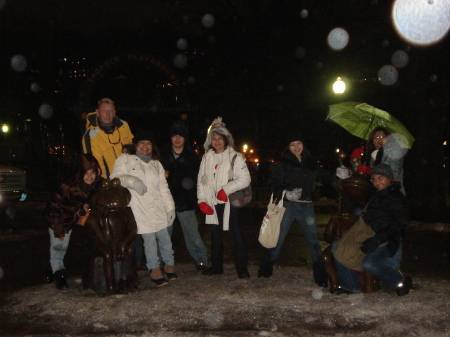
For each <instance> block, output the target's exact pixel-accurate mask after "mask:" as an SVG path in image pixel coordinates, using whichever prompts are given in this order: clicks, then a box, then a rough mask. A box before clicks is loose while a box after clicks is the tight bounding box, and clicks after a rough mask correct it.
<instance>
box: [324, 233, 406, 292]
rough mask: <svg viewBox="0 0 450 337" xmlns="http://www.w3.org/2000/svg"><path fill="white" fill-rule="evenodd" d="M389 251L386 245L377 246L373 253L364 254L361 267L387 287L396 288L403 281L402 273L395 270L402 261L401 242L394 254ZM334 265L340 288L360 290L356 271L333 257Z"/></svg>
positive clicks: (333, 245)
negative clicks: (391, 254)
mask: <svg viewBox="0 0 450 337" xmlns="http://www.w3.org/2000/svg"><path fill="white" fill-rule="evenodd" d="M338 242H339V241H334V242H333V244H332V250H333V252H334V250H335V248H336V245H337V243H338ZM389 255H390V254H389V251H388V249H387V248H386V247H379V248H377V250H375V251H374V252H373V253H369V254H367V255H366V257H365V258H364V260H363V262H362V267H363V269H364V270H365V271H367V272H368V273H369V274H371V275H373V276H375V277H376V278H377V279H379V280H380V281H381V282H383V283H384V284H386V285H387V286H388V287H389V288H396V287H397V285H398V284H399V283H400V282H402V281H403V276H402V274H401V273H400V272H399V271H397V269H398V268H400V263H401V261H402V256H403V253H402V243H400V246H399V248H398V250H397V252H396V253H395V255H394V256H392V257H390V256H389ZM334 266H335V268H336V272H337V274H338V280H339V285H340V286H341V287H342V288H345V289H347V290H351V291H353V292H359V291H360V285H359V282H358V275H357V272H356V271H355V270H353V269H350V268H348V267H346V266H344V265H343V264H341V263H340V262H339V261H338V260H336V259H334Z"/></svg>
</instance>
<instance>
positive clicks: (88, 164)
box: [75, 153, 102, 189]
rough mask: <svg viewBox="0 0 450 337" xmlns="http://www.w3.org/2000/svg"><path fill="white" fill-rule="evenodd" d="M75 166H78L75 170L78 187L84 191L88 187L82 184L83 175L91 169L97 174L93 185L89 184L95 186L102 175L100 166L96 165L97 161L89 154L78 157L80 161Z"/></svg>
mask: <svg viewBox="0 0 450 337" xmlns="http://www.w3.org/2000/svg"><path fill="white" fill-rule="evenodd" d="M77 165H78V166H77V168H76V173H75V176H76V179H77V180H78V181H79V183H80V185H81V186H83V187H85V188H86V189H89V187H88V185H87V184H86V183H85V182H84V175H85V174H86V172H87V171H89V170H91V169H92V170H94V172H96V173H97V178H96V179H95V181H94V183H93V184H91V185H93V186H95V185H96V183H97V182H98V180H99V179H100V178H101V175H102V170H101V169H100V165H99V164H98V161H97V159H95V157H94V156H93V155H92V154H90V153H86V154H82V155H80V159H79V161H78V164H77Z"/></svg>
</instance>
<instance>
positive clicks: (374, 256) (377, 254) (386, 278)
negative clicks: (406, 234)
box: [362, 245, 405, 289]
mask: <svg viewBox="0 0 450 337" xmlns="http://www.w3.org/2000/svg"><path fill="white" fill-rule="evenodd" d="M401 257H402V247H401V245H400V247H399V249H398V250H397V252H396V253H395V255H394V256H393V257H390V253H389V250H388V248H387V247H378V248H377V250H375V251H374V252H373V253H370V254H367V255H366V257H365V258H364V260H363V262H362V267H363V269H364V270H365V271H367V272H368V273H369V274H371V275H373V276H375V277H376V278H377V279H379V280H380V281H381V282H383V283H384V284H385V285H386V286H388V287H389V288H391V289H395V288H397V287H398V284H399V283H401V282H403V281H404V280H405V279H404V277H403V275H402V274H401V273H400V272H399V271H398V268H399V267H400V262H401Z"/></svg>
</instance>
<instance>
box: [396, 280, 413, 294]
mask: <svg viewBox="0 0 450 337" xmlns="http://www.w3.org/2000/svg"><path fill="white" fill-rule="evenodd" d="M408 283H409V282H407V281H406V280H405V281H403V282H401V283H399V284H398V286H397V288H395V292H396V293H397V295H398V296H405V295H408V294H409V289H410V287H411V286H410V285H409V284H408Z"/></svg>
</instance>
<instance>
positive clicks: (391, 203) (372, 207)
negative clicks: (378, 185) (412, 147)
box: [362, 181, 409, 256]
mask: <svg viewBox="0 0 450 337" xmlns="http://www.w3.org/2000/svg"><path fill="white" fill-rule="evenodd" d="M400 187H401V185H400V183H399V182H397V181H394V182H393V183H392V184H391V185H389V186H388V187H386V188H384V189H382V190H381V191H377V192H376V193H375V194H374V195H373V196H372V197H371V198H370V200H369V202H368V203H367V208H366V210H365V211H364V212H363V215H362V216H363V218H364V221H365V222H366V224H368V225H369V226H370V227H371V228H372V230H373V231H374V232H375V233H376V235H375V238H377V239H378V240H379V242H380V244H383V243H386V242H387V247H388V249H389V252H390V253H391V256H394V254H395V253H396V252H397V250H398V247H399V244H400V241H401V238H402V236H403V235H404V234H405V233H406V230H407V228H408V225H409V214H408V204H407V199H406V197H405V195H404V194H403V193H402V192H401V191H400Z"/></svg>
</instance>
